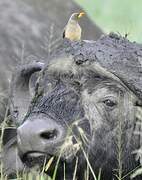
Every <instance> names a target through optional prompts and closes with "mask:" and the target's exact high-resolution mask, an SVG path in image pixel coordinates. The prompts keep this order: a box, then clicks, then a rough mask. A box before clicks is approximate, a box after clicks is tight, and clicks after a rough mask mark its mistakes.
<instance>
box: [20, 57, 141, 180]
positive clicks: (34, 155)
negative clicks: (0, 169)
mask: <svg viewBox="0 0 142 180" xmlns="http://www.w3.org/2000/svg"><path fill="white" fill-rule="evenodd" d="M63 64H64V66H63ZM34 76H35V78H33V77H34ZM38 77H40V79H37V81H38V84H36V73H33V74H32V79H35V82H34V81H32V82H31V81H29V82H28V83H30V84H29V87H30V88H31V89H32V93H31V94H32V95H33V94H34V93H35V96H34V98H33V100H32V103H31V105H30V108H29V110H28V113H27V115H26V116H25V118H24V120H23V122H22V124H21V126H19V128H18V151H19V156H20V158H21V160H22V161H20V162H19V163H20V165H21V166H22V163H24V164H25V165H26V166H27V167H30V168H31V167H33V166H35V165H39V167H42V165H43V164H44V161H45V157H46V160H47V162H48V160H49V159H50V158H51V157H52V156H55V157H56V158H55V159H57V158H58V157H59V156H60V153H61V160H60V164H59V169H58V173H57V179H62V177H63V165H64V162H65V163H66V176H67V179H72V177H73V172H74V166H75V163H76V157H78V158H79V161H78V162H79V163H78V170H77V175H76V176H77V177H78V179H83V177H84V173H85V169H86V159H85V155H84V153H85V154H88V156H89V161H90V164H91V166H92V168H93V170H94V173H95V174H96V176H97V175H98V173H99V169H100V168H101V169H102V179H104V180H105V179H106V177H107V178H108V179H113V178H114V179H115V175H113V174H116V175H118V171H116V169H119V168H121V163H122V164H123V167H122V168H123V175H122V176H124V175H126V174H127V173H128V172H130V171H131V170H133V169H134V168H136V166H137V165H138V162H136V161H135V154H132V152H133V151H134V150H136V149H138V148H139V138H138V137H137V136H135V135H134V130H135V121H136V118H135V110H136V106H135V105H136V102H137V100H138V99H137V97H136V96H135V95H134V94H133V93H132V92H131V91H130V90H129V89H128V88H127V87H126V86H125V85H124V84H123V83H122V82H121V81H119V80H118V81H116V80H115V79H113V76H112V78H110V77H109V78H108V77H106V76H104V75H103V72H100V73H98V70H97V69H96V67H95V64H91V65H86V66H80V65H77V64H76V63H75V62H74V60H73V59H71V58H62V59H59V60H56V61H55V62H54V61H53V63H51V64H50V65H48V66H47V67H45V68H44V70H43V71H42V72H41V73H40V75H39V76H38ZM34 89H35V91H34ZM33 91H34V92H33ZM80 129H81V130H80ZM81 132H83V134H81ZM82 135H83V136H82ZM120 143H121V146H119V144H120ZM121 150H122V153H121V155H120V157H119V159H117V157H118V152H119V151H121ZM119 160H120V162H119ZM118 162H119V163H120V164H118ZM21 166H20V167H21ZM54 166H55V162H53V164H52V166H51V167H50V168H49V170H48V171H47V172H46V173H47V174H49V175H52V174H53V170H54ZM91 178H92V179H93V176H92V175H91V172H90V177H89V179H91ZM140 178H141V177H140ZM125 179H129V177H127V176H126V178H125ZM137 179H138V178H137Z"/></svg>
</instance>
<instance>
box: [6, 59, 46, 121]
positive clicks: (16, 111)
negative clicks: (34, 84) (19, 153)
mask: <svg viewBox="0 0 142 180" xmlns="http://www.w3.org/2000/svg"><path fill="white" fill-rule="evenodd" d="M43 66H44V64H43V63H40V62H36V63H33V64H30V65H24V66H22V67H21V68H19V69H18V70H17V71H16V73H14V74H13V76H12V80H11V87H10V89H11V92H10V102H9V105H10V114H11V116H12V119H13V120H14V121H15V123H18V124H20V123H21V122H22V120H23V118H24V116H25V115H26V113H27V110H28V107H29V104H30V102H31V99H32V95H31V91H30V85H29V83H30V82H31V81H32V80H31V77H33V74H34V73H37V72H39V71H41V70H42V69H43ZM36 76H37V74H36ZM30 84H31V83H30Z"/></svg>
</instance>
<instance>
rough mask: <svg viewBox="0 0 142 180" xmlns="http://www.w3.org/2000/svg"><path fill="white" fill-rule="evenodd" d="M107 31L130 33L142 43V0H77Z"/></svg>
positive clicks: (132, 38)
mask: <svg viewBox="0 0 142 180" xmlns="http://www.w3.org/2000/svg"><path fill="white" fill-rule="evenodd" d="M75 1H76V2H77V3H78V4H80V5H81V6H82V7H83V8H84V9H85V10H86V12H87V13H88V15H89V16H90V17H91V19H92V20H93V21H95V22H96V23H97V24H98V25H99V26H100V27H101V28H102V30H104V32H105V33H109V32H112V31H113V32H118V33H120V34H122V35H125V34H128V39H130V40H132V41H137V42H140V43H142V35H141V33H142V0H75Z"/></svg>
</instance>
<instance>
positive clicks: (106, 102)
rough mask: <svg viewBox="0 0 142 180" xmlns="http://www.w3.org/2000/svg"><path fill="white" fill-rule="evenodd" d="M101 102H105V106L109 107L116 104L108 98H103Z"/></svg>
mask: <svg viewBox="0 0 142 180" xmlns="http://www.w3.org/2000/svg"><path fill="white" fill-rule="evenodd" d="M103 103H104V104H105V106H107V107H110V108H113V107H114V106H116V105H117V103H116V102H115V101H112V100H110V99H106V100H104V101H103Z"/></svg>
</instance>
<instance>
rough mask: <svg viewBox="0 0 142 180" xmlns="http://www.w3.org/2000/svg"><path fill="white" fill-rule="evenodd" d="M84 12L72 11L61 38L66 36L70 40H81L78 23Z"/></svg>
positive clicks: (80, 30)
mask: <svg viewBox="0 0 142 180" xmlns="http://www.w3.org/2000/svg"><path fill="white" fill-rule="evenodd" d="M84 15H85V13H84V12H80V13H73V14H72V15H71V17H70V18H69V21H68V23H67V25H66V26H65V28H64V32H63V38H67V39H69V40H71V41H79V40H81V32H82V29H81V27H80V25H79V19H80V18H81V17H82V16H84Z"/></svg>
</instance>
